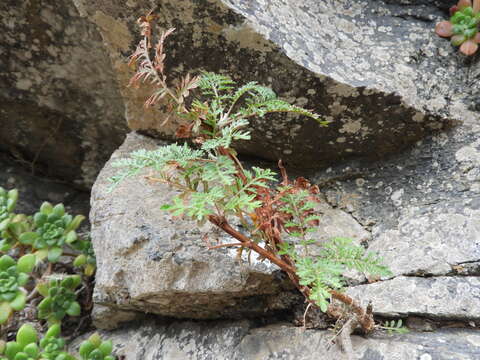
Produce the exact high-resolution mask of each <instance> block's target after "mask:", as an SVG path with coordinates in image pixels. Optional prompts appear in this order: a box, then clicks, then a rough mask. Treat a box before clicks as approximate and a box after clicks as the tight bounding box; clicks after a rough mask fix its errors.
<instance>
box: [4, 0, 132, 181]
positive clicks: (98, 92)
mask: <svg viewBox="0 0 480 360" xmlns="http://www.w3.org/2000/svg"><path fill="white" fill-rule="evenodd" d="M0 18H1V19H2V21H1V22H0V32H1V34H2V35H1V38H2V41H1V45H0V68H1V69H2V72H1V73H0V101H1V103H2V109H1V110H0V123H1V124H2V130H1V132H0V151H4V152H8V153H10V154H12V155H14V156H15V157H17V159H18V160H19V161H22V162H24V163H25V164H27V165H28V167H29V168H31V169H34V170H35V172H36V173H37V174H43V175H45V174H47V175H50V176H52V177H56V178H60V179H64V180H67V181H69V182H74V183H75V184H76V186H77V187H78V186H80V187H83V188H89V187H90V186H91V185H92V184H93V181H94V180H95V177H96V175H97V173H98V171H99V170H100V169H101V167H102V166H103V164H104V163H105V161H106V160H107V159H108V157H109V156H110V155H111V153H112V152H113V150H115V149H116V148H117V147H118V146H119V145H120V144H121V142H122V140H123V137H124V135H125V130H126V124H125V120H124V115H123V113H124V105H123V102H122V99H121V97H120V95H119V92H118V86H117V83H116V80H115V77H114V72H113V70H112V67H111V64H110V60H109V57H108V55H107V53H106V50H105V49H104V47H103V44H102V40H101V37H100V35H99V33H98V31H97V29H96V27H95V26H94V25H93V24H91V23H89V22H88V21H86V20H85V19H83V18H81V17H80V16H79V14H78V11H77V9H76V7H75V6H74V5H73V3H72V2H71V1H61V0H52V1H48V2H45V1H40V0H31V1H20V2H19V1H13V0H5V1H2V3H1V4H0Z"/></svg>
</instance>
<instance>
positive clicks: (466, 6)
mask: <svg viewBox="0 0 480 360" xmlns="http://www.w3.org/2000/svg"><path fill="white" fill-rule="evenodd" d="M450 13H451V15H452V16H451V17H450V20H449V21H441V22H439V23H438V24H437V25H436V27H435V32H436V33H437V35H439V36H441V37H445V38H451V40H450V41H451V43H452V45H454V46H460V52H462V53H463V54H465V55H473V54H475V53H476V51H477V50H478V44H479V43H480V34H479V24H480V0H473V2H472V0H460V1H459V2H458V4H457V5H454V6H452V7H451V8H450Z"/></svg>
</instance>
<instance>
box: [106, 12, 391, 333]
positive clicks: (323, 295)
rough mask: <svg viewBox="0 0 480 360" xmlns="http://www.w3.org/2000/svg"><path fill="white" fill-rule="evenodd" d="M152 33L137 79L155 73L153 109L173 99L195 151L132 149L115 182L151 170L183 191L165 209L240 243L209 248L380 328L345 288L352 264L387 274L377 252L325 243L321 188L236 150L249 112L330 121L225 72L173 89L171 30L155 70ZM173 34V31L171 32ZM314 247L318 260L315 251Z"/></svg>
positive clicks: (181, 131)
mask: <svg viewBox="0 0 480 360" xmlns="http://www.w3.org/2000/svg"><path fill="white" fill-rule="evenodd" d="M142 21H143V22H144V24H143V25H141V27H142V29H150V30H151V23H150V21H151V20H149V18H148V16H147V17H143V20H142ZM150 30H148V31H145V30H143V34H144V36H145V37H144V40H143V43H141V44H140V46H139V50H138V53H139V54H140V55H135V54H134V56H133V57H132V59H133V60H134V62H135V61H137V62H139V67H138V70H137V73H136V74H135V75H134V77H133V80H132V81H133V82H137V80H138V79H142V78H147V75H148V74H150V73H151V74H150V75H148V78H149V79H157V80H152V83H153V84H156V85H157V87H158V89H157V90H156V91H157V92H158V91H159V92H161V96H159V97H155V95H152V97H153V98H154V101H152V100H151V99H152V97H150V98H149V100H147V105H148V106H150V105H153V104H155V103H157V102H158V105H159V106H163V104H162V103H161V101H160V97H161V98H162V99H167V100H166V101H167V102H173V103H175V104H176V106H170V107H169V109H170V111H171V112H172V113H174V114H175V115H176V116H180V117H182V118H183V119H185V120H186V124H183V125H181V126H180V127H179V128H178V129H177V133H176V135H177V137H179V138H190V139H191V140H192V143H193V144H194V147H192V146H190V145H186V144H184V145H178V144H172V145H169V146H164V147H160V148H159V149H156V150H153V151H146V150H140V151H136V152H133V153H132V154H131V155H130V156H129V157H128V158H125V159H119V160H116V161H115V162H113V166H115V167H119V168H122V170H121V172H119V174H118V175H116V176H115V177H113V178H112V179H111V180H112V181H113V183H114V184H117V183H118V182H119V181H121V180H123V179H125V178H126V177H130V176H135V175H138V174H139V173H140V171H141V170H143V169H145V168H149V169H150V170H153V175H148V176H147V178H148V179H149V180H150V181H157V182H161V183H165V184H168V185H169V186H171V187H174V188H176V189H178V190H179V191H180V194H179V195H178V196H175V197H174V198H173V199H172V201H171V203H170V204H165V205H164V206H163V207H162V209H163V210H166V211H169V212H171V214H172V215H174V216H176V217H187V218H190V219H194V220H196V221H198V222H199V223H203V222H205V221H209V222H211V223H212V224H214V225H215V226H217V227H219V228H220V229H222V230H223V231H225V232H226V233H228V234H229V235H230V236H232V237H233V238H234V239H235V240H237V241H238V242H237V243H234V244H218V245H216V246H212V248H220V247H223V246H229V247H231V246H234V247H235V246H236V247H238V248H239V253H241V252H242V251H243V250H246V251H248V252H252V251H253V252H256V253H257V254H259V256H260V257H261V258H262V259H268V260H269V261H271V262H272V263H274V264H276V265H278V266H279V267H280V268H281V269H282V270H284V271H285V272H286V273H287V274H288V275H289V277H290V279H292V281H293V283H294V284H295V285H296V286H297V288H298V289H299V290H300V291H301V292H302V293H303V294H304V295H305V296H306V298H307V301H308V302H309V303H310V304H311V305H315V306H318V307H319V308H320V309H321V310H322V311H326V312H328V310H329V305H330V304H331V303H332V301H333V299H336V300H338V301H341V302H343V303H345V304H346V305H348V306H350V307H351V309H352V314H354V316H355V317H356V319H357V321H358V323H359V324H360V326H361V327H362V328H363V329H364V331H365V332H369V331H371V330H373V328H374V321H373V317H372V314H371V313H369V312H366V311H365V310H364V309H363V308H361V307H360V306H359V305H358V304H357V303H356V302H355V301H354V300H353V299H351V298H349V297H348V296H347V295H345V294H343V293H341V292H340V290H341V289H342V288H343V286H344V285H345V281H344V278H343V273H344V272H345V271H346V270H348V269H355V270H358V271H361V272H368V273H371V274H377V275H380V276H385V275H388V274H389V272H388V269H387V268H386V267H385V266H383V265H382V264H381V262H380V260H379V259H378V258H377V257H376V256H375V255H374V254H371V253H365V250H364V249H363V248H362V247H359V246H355V245H353V244H352V242H351V240H349V239H344V238H335V239H332V240H331V241H329V242H326V243H319V241H318V239H315V238H314V237H313V236H314V233H315V229H316V227H317V226H318V225H319V219H320V217H319V214H318V212H317V210H316V209H317V204H318V203H319V202H320V201H321V198H320V197H319V189H318V187H317V186H315V185H312V184H310V183H309V182H308V181H307V180H306V179H304V178H298V179H296V180H294V181H291V180H289V179H288V176H287V174H286V171H285V169H284V168H283V166H282V165H281V162H280V163H279V168H280V172H281V180H280V182H279V180H278V178H277V176H276V174H275V173H274V172H273V171H271V170H269V169H262V168H255V167H254V168H252V169H251V170H248V169H244V168H243V166H242V164H241V163H240V161H239V160H238V158H237V157H236V152H235V150H233V148H232V145H233V144H234V142H235V141H238V140H248V139H250V135H251V134H250V129H249V119H250V118H252V117H264V116H266V115H268V114H271V113H293V114H296V115H299V116H304V117H306V118H311V119H313V120H315V121H317V122H318V123H319V124H320V125H322V126H325V125H327V122H325V121H323V120H321V119H320V117H319V115H317V114H315V113H314V112H312V111H310V110H307V109H303V108H301V107H298V106H294V105H291V104H289V103H287V102H286V101H284V100H281V99H279V98H278V97H277V95H276V94H275V92H274V91H273V90H272V89H270V88H268V87H265V86H262V85H259V84H257V83H256V82H249V83H247V84H244V85H242V86H238V85H237V84H236V83H235V81H233V80H232V79H231V78H230V77H228V76H225V75H221V74H215V73H211V72H203V73H201V74H200V75H199V76H198V77H192V76H190V75H187V76H185V77H184V78H183V79H189V81H179V83H180V84H183V87H180V88H178V87H177V88H175V89H174V88H172V87H169V86H168V84H167V81H166V72H165V69H164V67H163V59H164V56H163V55H164V52H163V41H164V40H165V37H166V35H162V36H161V38H160V42H159V44H158V45H157V49H158V48H160V49H161V51H160V53H161V54H162V56H161V57H158V53H159V51H158V50H157V51H156V53H157V55H156V58H158V59H157V60H156V63H157V66H150V63H149V62H148V59H149V55H148V54H147V52H148V49H147V47H146V46H145V44H147V43H149V41H150V36H151V31H150ZM167 33H168V35H170V34H171V31H167ZM164 34H165V33H164ZM145 59H146V60H145ZM145 61H146V62H145ZM160 63H161V65H158V64H160ZM158 79H160V80H158ZM191 79H194V80H192V81H190V80H191ZM154 94H155V93H154ZM176 94H188V95H193V99H188V101H187V98H186V97H182V98H181V99H180V100H179V98H178V96H177V95H176ZM162 101H163V100H162ZM186 103H189V104H190V105H189V106H187V105H185V104H186ZM150 174H152V172H151V173H150ZM112 189H113V188H112ZM232 217H236V218H237V219H238V220H239V221H240V223H241V225H242V231H240V230H239V229H238V228H236V227H234V226H232V225H231V224H230V219H231V218H232ZM313 246H315V247H316V251H315V252H316V253H318V256H315V257H314V256H312V255H310V253H311V251H310V248H311V247H313Z"/></svg>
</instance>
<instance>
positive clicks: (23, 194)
mask: <svg viewBox="0 0 480 360" xmlns="http://www.w3.org/2000/svg"><path fill="white" fill-rule="evenodd" d="M0 186H1V187H3V188H5V189H14V188H15V189H17V190H18V192H19V198H18V202H17V206H16V208H15V209H16V213H23V214H27V215H33V214H34V213H35V212H37V211H38V210H39V208H40V206H41V205H42V203H43V202H44V201H49V202H51V203H53V204H58V203H60V202H61V203H63V204H64V205H65V208H66V210H67V212H69V213H70V214H72V215H77V214H79V215H84V216H85V217H87V219H86V220H85V221H84V222H83V224H82V227H81V228H80V230H81V231H87V230H89V224H88V212H89V211H90V204H89V201H90V194H89V193H88V192H85V191H81V190H79V189H75V188H73V187H72V186H69V185H68V184H65V183H63V182H56V181H53V180H51V179H46V178H42V177H39V176H35V175H32V174H31V173H30V172H28V171H26V170H25V169H24V168H23V167H22V166H21V164H19V163H17V162H15V161H13V160H12V159H11V158H9V157H8V156H6V155H5V154H1V153H0Z"/></svg>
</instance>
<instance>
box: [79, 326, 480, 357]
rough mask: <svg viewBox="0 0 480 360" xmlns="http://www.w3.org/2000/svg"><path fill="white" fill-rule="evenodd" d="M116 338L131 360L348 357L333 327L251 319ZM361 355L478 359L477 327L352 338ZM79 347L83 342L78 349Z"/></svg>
mask: <svg viewBox="0 0 480 360" xmlns="http://www.w3.org/2000/svg"><path fill="white" fill-rule="evenodd" d="M102 335H103V336H105V337H108V338H110V339H112V341H113V343H114V344H115V350H114V352H115V354H116V355H117V356H125V360H137V359H143V360H154V359H155V360H162V359H165V360H167V359H168V360H170V359H179V360H180V359H182V360H189V359H191V360H206V359H216V360H227V359H228V360H246V359H248V360H253V359H271V360H277V359H278V360H280V359H281V360H317V359H320V358H321V359H322V360H343V359H346V356H345V354H344V353H341V352H340V351H339V350H338V347H337V346H336V345H334V344H332V343H331V342H330V341H331V339H332V337H333V333H332V332H331V331H318V330H317V331H312V330H307V331H305V330H302V328H294V327H292V326H288V325H282V324H275V325H271V326H263V327H256V326H255V325H254V324H253V323H250V322H248V321H237V322H213V323H212V322H209V323H202V322H174V323H171V324H159V323H155V322H153V321H150V322H148V321H147V322H144V323H143V324H141V325H140V324H138V325H131V326H129V327H127V328H123V329H119V330H116V331H114V332H106V333H103V334H102ZM352 342H353V348H354V350H355V355H356V358H357V359H362V360H384V359H385V360H387V359H402V360H403V359H420V360H433V359H435V360H474V359H477V357H478V351H479V349H480V334H478V331H476V330H467V329H448V330H441V331H438V332H435V333H431V332H429V333H414V332H412V333H409V334H406V335H401V336H400V335H394V336H389V335H386V334H382V333H379V334H377V335H375V336H373V337H368V338H363V337H359V336H353V337H352ZM77 346H78V340H77V342H76V343H74V344H73V348H76V347H77Z"/></svg>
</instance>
